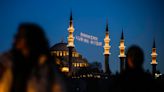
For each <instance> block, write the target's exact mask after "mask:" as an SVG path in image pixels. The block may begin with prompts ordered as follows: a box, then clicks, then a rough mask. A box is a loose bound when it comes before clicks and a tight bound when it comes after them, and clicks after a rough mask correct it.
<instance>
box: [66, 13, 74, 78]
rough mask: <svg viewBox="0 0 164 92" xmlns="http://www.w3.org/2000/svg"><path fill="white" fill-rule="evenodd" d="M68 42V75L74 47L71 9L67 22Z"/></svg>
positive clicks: (70, 69) (70, 70) (70, 72)
mask: <svg viewBox="0 0 164 92" xmlns="http://www.w3.org/2000/svg"><path fill="white" fill-rule="evenodd" d="M68 32H69V35H68V37H67V38H68V44H67V47H68V49H69V57H68V58H69V61H68V63H69V75H71V74H72V49H73V48H74V36H73V32H74V27H73V18H72V11H71V15H70V22H69V28H68Z"/></svg>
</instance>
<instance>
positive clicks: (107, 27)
mask: <svg viewBox="0 0 164 92" xmlns="http://www.w3.org/2000/svg"><path fill="white" fill-rule="evenodd" d="M108 32H109V31H108V18H107V19H106V33H108Z"/></svg>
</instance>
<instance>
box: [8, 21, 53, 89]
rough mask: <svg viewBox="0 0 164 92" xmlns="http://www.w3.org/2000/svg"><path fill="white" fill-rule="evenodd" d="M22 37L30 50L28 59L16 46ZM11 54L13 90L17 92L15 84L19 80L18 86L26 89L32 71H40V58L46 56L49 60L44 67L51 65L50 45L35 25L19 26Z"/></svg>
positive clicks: (24, 24) (39, 28) (25, 24)
mask: <svg viewBox="0 0 164 92" xmlns="http://www.w3.org/2000/svg"><path fill="white" fill-rule="evenodd" d="M22 32H23V33H22ZM20 36H21V37H23V38H24V39H25V44H26V46H27V48H28V50H29V54H28V58H25V57H24V56H23V54H22V53H21V51H19V49H17V48H16V44H17V43H18V42H19V39H20ZM11 53H12V61H13V69H12V71H13V77H14V79H13V86H12V90H16V88H17V87H15V86H17V85H16V84H17V83H16V84H15V82H18V80H19V83H20V84H18V85H19V86H20V85H21V89H22V90H23V89H25V87H26V86H25V85H26V82H27V79H28V78H29V77H30V74H31V73H32V70H33V69H38V63H39V57H40V56H41V55H45V56H46V57H47V58H48V60H47V61H46V62H45V63H44V65H45V64H46V65H47V64H48V65H49V63H50V61H51V60H50V51H49V43H48V40H47V38H46V36H45V33H44V30H43V29H42V28H41V27H40V26H39V25H37V24H35V23H21V24H20V25H19V27H18V32H17V33H16V36H15V42H14V43H13V46H12V49H11ZM15 78H19V79H15ZM16 80H17V81H16ZM22 84H25V85H22ZM14 85H15V86H14Z"/></svg>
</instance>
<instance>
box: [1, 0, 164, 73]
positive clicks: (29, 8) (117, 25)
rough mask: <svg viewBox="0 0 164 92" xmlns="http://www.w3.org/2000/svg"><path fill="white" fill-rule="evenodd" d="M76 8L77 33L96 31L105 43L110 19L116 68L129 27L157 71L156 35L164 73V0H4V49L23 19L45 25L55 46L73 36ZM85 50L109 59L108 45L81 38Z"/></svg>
mask: <svg viewBox="0 0 164 92" xmlns="http://www.w3.org/2000/svg"><path fill="white" fill-rule="evenodd" d="M71 9H72V11H73V19H74V27H75V32H74V34H75V35H79V34H80V32H84V33H87V34H91V35H94V36H96V37H98V38H99V40H100V41H102V42H103V39H104V36H105V25H106V18H108V22H109V32H110V33H109V34H110V38H111V43H110V44H111V55H110V57H109V58H110V62H109V64H110V68H111V70H112V71H113V73H114V72H115V71H117V70H119V58H118V54H119V48H118V46H119V40H120V36H121V29H122V28H123V29H124V36H125V45H126V47H127V48H128V47H129V46H130V45H132V44H137V45H139V46H140V47H142V48H143V50H144V53H145V64H144V67H145V69H150V70H151V65H150V61H151V56H150V54H151V48H152V43H153V38H154V37H155V39H156V47H157V53H158V57H157V59H158V60H157V61H158V63H159V64H158V66H157V69H158V70H160V71H161V72H162V73H164V67H163V66H164V61H163V60H164V57H163V55H164V44H163V40H164V1H163V0H1V1H0V53H3V52H6V51H8V50H9V49H10V48H11V44H12V40H13V36H14V34H15V33H16V31H17V27H18V25H19V23H21V22H35V23H37V24H39V25H41V26H42V27H43V28H44V30H45V32H46V35H47V37H48V39H49V41H50V45H51V46H52V45H53V44H55V43H58V42H60V41H61V39H63V38H64V40H65V42H66V41H67V35H68V32H67V28H68V25H69V15H70V10H71ZM75 46H76V49H77V51H78V52H79V53H81V54H82V55H83V56H84V57H86V58H87V59H88V61H89V62H93V61H99V62H101V63H102V64H104V63H103V61H104V56H103V47H98V46H95V45H91V44H86V43H82V42H79V41H77V40H75Z"/></svg>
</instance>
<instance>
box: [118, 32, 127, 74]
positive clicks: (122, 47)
mask: <svg viewBox="0 0 164 92" xmlns="http://www.w3.org/2000/svg"><path fill="white" fill-rule="evenodd" d="M119 48H120V55H119V56H118V57H119V58H120V73H122V71H123V70H124V69H125V61H124V60H125V57H126V55H125V45H124V33H123V29H122V33H121V39H120V46H119Z"/></svg>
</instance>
